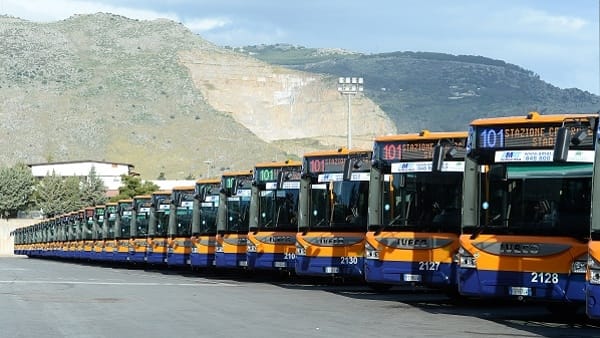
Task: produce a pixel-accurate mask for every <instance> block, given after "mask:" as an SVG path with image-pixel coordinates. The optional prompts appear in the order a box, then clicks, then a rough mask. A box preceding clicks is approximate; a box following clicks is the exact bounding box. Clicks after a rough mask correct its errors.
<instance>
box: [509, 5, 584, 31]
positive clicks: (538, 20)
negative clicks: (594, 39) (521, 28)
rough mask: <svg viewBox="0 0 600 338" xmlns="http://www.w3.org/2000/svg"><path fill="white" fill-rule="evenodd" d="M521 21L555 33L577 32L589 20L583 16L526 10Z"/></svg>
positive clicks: (521, 16)
mask: <svg viewBox="0 0 600 338" xmlns="http://www.w3.org/2000/svg"><path fill="white" fill-rule="evenodd" d="M519 21H520V22H521V23H522V24H524V25H528V26H533V27H534V28H537V29H540V30H543V31H547V32H555V33H576V32H578V31H580V30H581V29H582V28H584V27H585V26H586V25H587V24H588V22H587V21H586V20H584V19H582V18H578V17H572V16H571V17H570V16H563V15H551V14H548V13H546V12H543V11H539V10H532V9H529V10H524V11H523V12H522V13H521V15H520V18H519Z"/></svg>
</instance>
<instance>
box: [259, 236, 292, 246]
mask: <svg viewBox="0 0 600 338" xmlns="http://www.w3.org/2000/svg"><path fill="white" fill-rule="evenodd" d="M256 239H257V240H259V241H261V242H263V243H268V244H294V243H296V238H295V237H291V236H265V237H256Z"/></svg>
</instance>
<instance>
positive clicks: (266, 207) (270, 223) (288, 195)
mask: <svg viewBox="0 0 600 338" xmlns="http://www.w3.org/2000/svg"><path fill="white" fill-rule="evenodd" d="M298 196H299V190H298V189H283V190H263V191H260V198H259V219H258V228H259V229H262V230H267V229H290V230H295V229H296V228H297V227H298V220H297V217H296V213H297V210H298Z"/></svg>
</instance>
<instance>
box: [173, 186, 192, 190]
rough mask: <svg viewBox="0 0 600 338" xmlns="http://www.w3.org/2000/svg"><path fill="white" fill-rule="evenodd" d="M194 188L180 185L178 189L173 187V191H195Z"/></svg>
mask: <svg viewBox="0 0 600 338" xmlns="http://www.w3.org/2000/svg"><path fill="white" fill-rule="evenodd" d="M195 189H196V187H195V186H193V185H182V186H178V187H173V191H187V190H195Z"/></svg>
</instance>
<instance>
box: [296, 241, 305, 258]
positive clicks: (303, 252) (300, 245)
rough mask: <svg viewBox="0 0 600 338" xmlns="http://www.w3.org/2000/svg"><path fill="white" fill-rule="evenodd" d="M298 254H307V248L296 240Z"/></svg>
mask: <svg viewBox="0 0 600 338" xmlns="http://www.w3.org/2000/svg"><path fill="white" fill-rule="evenodd" d="M296 256H306V248H304V247H303V246H302V244H300V243H298V242H296Z"/></svg>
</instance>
